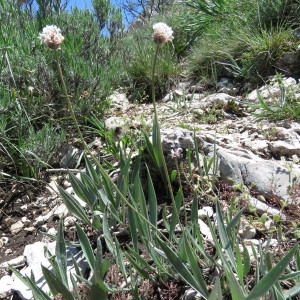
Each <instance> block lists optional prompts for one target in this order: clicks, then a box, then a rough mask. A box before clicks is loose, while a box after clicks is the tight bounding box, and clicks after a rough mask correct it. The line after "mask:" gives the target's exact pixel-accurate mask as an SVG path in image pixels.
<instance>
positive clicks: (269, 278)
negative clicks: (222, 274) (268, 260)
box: [245, 245, 298, 300]
mask: <svg viewBox="0 0 300 300" xmlns="http://www.w3.org/2000/svg"><path fill="white" fill-rule="evenodd" d="M297 249H298V245H295V246H294V247H293V248H292V249H291V250H290V251H289V252H288V253H287V254H286V255H285V256H284V257H283V258H282V259H281V260H280V261H279V262H278V263H277V264H276V265H275V266H274V267H273V268H272V269H271V270H270V271H269V272H268V273H267V274H266V275H265V276H264V277H263V278H262V279H261V280H260V281H258V283H257V284H256V285H255V286H254V288H253V289H252V291H251V292H250V293H249V295H248V296H247V297H246V299H245V300H254V299H258V298H259V297H262V296H264V295H265V294H266V293H267V292H268V290H270V288H271V287H272V286H273V285H274V282H275V281H276V280H278V278H279V277H280V274H281V273H282V272H283V271H284V270H285V268H286V267H287V265H288V264H289V262H290V261H291V259H292V257H293V255H294V254H295V252H296V250H297Z"/></svg>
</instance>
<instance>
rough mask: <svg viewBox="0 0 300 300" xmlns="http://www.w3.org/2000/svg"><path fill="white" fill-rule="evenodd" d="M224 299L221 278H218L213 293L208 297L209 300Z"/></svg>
mask: <svg viewBox="0 0 300 300" xmlns="http://www.w3.org/2000/svg"><path fill="white" fill-rule="evenodd" d="M222 299H223V296H222V288H221V282H220V278H219V277H217V278H216V280H215V284H214V287H213V289H212V290H211V293H210V295H209V297H208V300H222Z"/></svg>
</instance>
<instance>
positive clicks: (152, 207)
mask: <svg viewBox="0 0 300 300" xmlns="http://www.w3.org/2000/svg"><path fill="white" fill-rule="evenodd" d="M146 168H147V178H148V202H149V220H150V222H151V223H152V224H153V225H154V226H155V227H156V225H157V198H156V193H155V190H154V185H153V182H152V178H151V175H150V172H149V169H148V167H147V166H146Z"/></svg>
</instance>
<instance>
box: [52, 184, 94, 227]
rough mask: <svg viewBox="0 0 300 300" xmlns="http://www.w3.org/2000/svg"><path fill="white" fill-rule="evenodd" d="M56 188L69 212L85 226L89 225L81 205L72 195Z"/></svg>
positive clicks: (60, 188)
mask: <svg viewBox="0 0 300 300" xmlns="http://www.w3.org/2000/svg"><path fill="white" fill-rule="evenodd" d="M57 188H58V191H59V193H60V195H61V197H62V199H63V201H64V204H65V205H66V207H67V209H68V210H69V212H70V213H71V214H73V215H74V216H75V217H77V218H78V219H80V220H81V221H82V222H84V223H85V224H88V225H91V222H90V220H89V218H88V216H87V215H86V213H85V211H84V209H83V208H82V206H81V204H80V203H79V202H78V201H77V200H76V199H75V198H74V197H73V196H72V195H70V194H69V193H68V192H66V191H65V190H64V189H63V188H62V187H60V186H57Z"/></svg>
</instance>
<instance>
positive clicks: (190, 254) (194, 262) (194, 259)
mask: <svg viewBox="0 0 300 300" xmlns="http://www.w3.org/2000/svg"><path fill="white" fill-rule="evenodd" d="M183 243H184V249H185V252H186V255H187V258H188V262H189V264H190V266H191V269H192V271H193V276H194V278H195V279H196V280H197V282H198V284H199V285H200V286H201V291H202V292H201V293H202V294H203V295H204V296H205V297H208V290H207V283H206V282H205V280H204V277H203V275H202V273H201V270H200V268H199V265H198V255H197V254H196V252H195V251H193V250H192V248H191V245H190V243H189V241H188V238H187V236H186V235H185V234H184V235H183Z"/></svg>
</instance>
